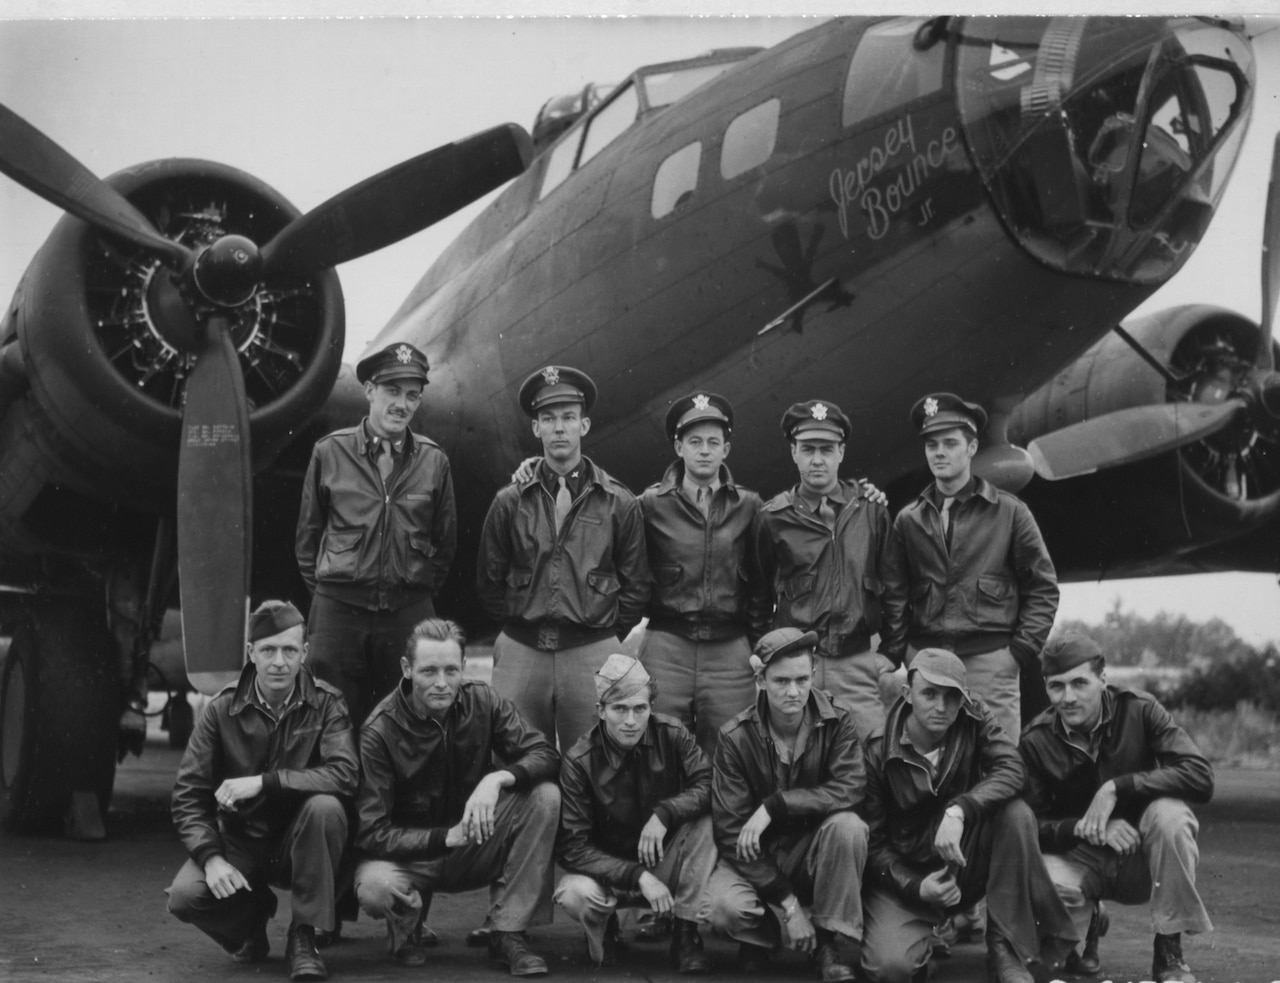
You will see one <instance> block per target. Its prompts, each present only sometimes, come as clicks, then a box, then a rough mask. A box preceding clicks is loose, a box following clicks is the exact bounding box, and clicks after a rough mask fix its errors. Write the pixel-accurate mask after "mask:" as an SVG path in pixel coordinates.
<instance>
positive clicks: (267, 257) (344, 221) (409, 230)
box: [262, 123, 533, 273]
mask: <svg viewBox="0 0 1280 983" xmlns="http://www.w3.org/2000/svg"><path fill="white" fill-rule="evenodd" d="M532 156H533V145H532V142H531V141H530V140H529V135H528V134H527V133H525V131H524V130H522V129H521V128H520V127H518V126H516V125H514V124H512V123H507V124H504V125H502V126H495V127H494V128H493V129H490V130H485V131H484V132H483V133H477V134H475V135H474V136H470V137H467V138H466V139H465V140H459V141H457V142H455V143H450V144H446V145H445V146H443V147H437V148H436V149H435V150H431V151H428V152H427V153H425V154H421V155H420V156H418V157H414V158H413V159H412V160H406V161H404V162H403V163H401V164H397V165H396V166H395V167H392V168H389V169H387V170H385V171H383V172H382V173H381V174H375V175H374V176H373V177H371V178H368V179H367V180H364V181H361V182H360V183H359V184H357V185H354V186H352V187H350V188H348V189H347V190H346V191H342V192H340V193H338V194H336V195H334V196H333V197H332V198H330V199H329V200H328V201H326V202H324V203H323V204H321V205H317V206H316V207H315V208H313V209H312V210H311V211H309V212H307V213H306V214H305V215H302V216H299V217H298V218H296V219H294V220H293V221H292V222H290V223H289V224H288V225H287V226H285V227H284V228H283V229H281V230H280V232H279V233H278V234H277V235H276V237H275V238H274V239H272V240H271V241H270V242H269V243H267V245H266V246H265V247H264V248H263V250H262V260H263V266H264V268H265V269H266V270H268V271H276V270H281V269H285V270H289V271H292V272H298V273H308V272H310V271H312V270H318V269H325V268H327V267H330V266H337V265H338V264H339V263H345V262H346V261H347V260H351V259H356V258H357V257H360V256H364V255H365V254H367V253H371V252H374V251H375V250H378V249H381V248H382V247H383V246H389V245H391V243H393V242H399V241H400V240H401V239H404V238H406V237H408V236H411V235H413V234H414V233H415V232H419V231H421V230H422V229H425V228H426V227H427V226H429V225H431V224H432V223H434V222H438V221H439V220H440V219H442V218H444V217H445V216H447V215H451V214H453V213H454V212H456V211H457V210H458V209H459V208H462V207H463V206H464V205H468V204H470V203H471V202H473V201H475V200H476V199H477V198H480V197H481V196H483V195H485V194H488V193H489V192H490V191H492V190H493V189H494V188H496V187H498V186H499V185H502V184H504V183H505V182H507V181H509V180H511V178H513V177H515V176H516V175H518V174H520V173H521V172H522V171H523V170H524V169H525V168H526V167H527V166H528V164H529V161H530V160H531V159H532Z"/></svg>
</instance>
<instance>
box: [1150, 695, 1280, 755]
mask: <svg viewBox="0 0 1280 983" xmlns="http://www.w3.org/2000/svg"><path fill="white" fill-rule="evenodd" d="M1172 712H1173V718H1174V720H1176V721H1177V722H1178V724H1179V726H1181V727H1182V728H1183V729H1184V730H1185V731H1186V732H1187V733H1188V734H1189V735H1191V739H1192V740H1193V741H1195V742H1196V745H1197V746H1198V747H1199V748H1200V750H1201V751H1202V752H1203V753H1204V756H1205V757H1206V758H1208V759H1209V760H1210V761H1212V762H1213V763H1214V764H1217V765H1229V766H1231V767H1234V768H1266V769H1273V770H1280V717H1277V715H1276V714H1274V713H1270V712H1268V711H1266V710H1260V709H1259V708H1258V707H1257V706H1255V705H1254V704H1252V703H1250V702H1248V701H1245V700H1242V701H1240V702H1239V703H1237V704H1236V706H1235V709H1233V710H1197V709H1195V708H1194V707H1187V706H1184V707H1179V708H1178V709H1176V710H1174V711H1172Z"/></svg>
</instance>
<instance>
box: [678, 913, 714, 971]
mask: <svg viewBox="0 0 1280 983" xmlns="http://www.w3.org/2000/svg"><path fill="white" fill-rule="evenodd" d="M671 966H672V968H674V969H675V971H676V972H677V973H681V974H683V975H685V976H701V975H702V974H704V973H709V972H711V959H710V958H709V957H708V956H707V954H706V953H705V952H704V951H703V950H702V936H701V935H699V934H698V926H697V925H695V924H694V923H693V922H691V921H686V920H685V919H683V918H676V919H673V920H672V923H671Z"/></svg>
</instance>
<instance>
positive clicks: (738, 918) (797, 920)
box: [708, 628, 867, 983]
mask: <svg viewBox="0 0 1280 983" xmlns="http://www.w3.org/2000/svg"><path fill="white" fill-rule="evenodd" d="M817 645H818V636H817V634H816V633H814V632H811V631H809V632H802V631H801V630H800V629H798V628H778V629H775V630H774V631H771V632H769V633H768V634H767V635H765V636H764V637H763V638H761V639H760V641H759V642H757V643H756V647H755V651H754V652H753V654H752V665H753V668H754V669H755V672H756V679H757V685H758V686H759V688H760V693H759V694H758V696H757V698H756V702H755V704H754V705H752V706H750V707H748V708H747V709H746V710H744V711H743V712H742V713H740V714H738V716H736V717H735V718H734V719H733V720H731V721H729V722H728V723H727V724H725V725H724V727H723V728H721V731H720V741H719V743H718V744H717V745H716V754H715V762H714V765H713V767H712V778H711V819H712V824H713V827H714V829H715V835H716V846H717V847H718V848H719V851H720V859H719V861H718V862H717V864H716V869H715V872H714V873H713V874H712V875H711V883H710V886H709V887H708V893H709V894H710V896H711V923H712V925H713V926H714V927H715V929H716V931H718V932H720V933H721V934H723V935H727V936H728V937H729V938H731V939H734V940H736V941H737V942H738V966H739V969H740V970H742V971H744V972H753V971H758V970H760V969H761V968H763V966H764V964H765V962H766V961H767V960H768V958H769V953H770V951H771V950H772V949H773V948H775V947H776V946H777V945H778V943H779V941H781V939H780V932H779V921H781V922H782V923H783V924H785V926H786V940H785V941H786V944H787V945H788V946H789V947H790V948H793V949H798V950H800V951H801V952H808V953H812V956H813V966H814V969H815V971H816V975H817V976H818V977H819V978H820V979H822V980H823V981H825V983H838V981H843V980H852V979H853V978H854V975H855V970H856V967H857V965H858V958H857V957H856V954H854V953H851V954H850V958H845V957H844V956H842V955H841V953H840V950H839V947H838V941H839V940H840V939H841V938H843V940H845V941H846V942H848V943H851V948H856V947H857V944H858V943H860V942H861V939H862V871H863V867H864V866H865V865H866V861H867V826H866V823H864V822H863V821H862V819H860V818H859V817H858V816H857V815H856V814H855V812H854V810H855V809H857V808H858V807H859V806H860V805H861V804H862V797H863V792H864V786H865V784H866V773H865V771H864V768H863V761H862V746H861V744H859V742H858V734H857V729H856V727H855V726H854V720H853V711H852V710H850V709H849V708H848V707H847V706H845V705H844V704H842V703H839V702H835V701H833V700H832V699H831V697H830V696H828V695H827V694H826V693H823V692H821V691H819V690H816V689H813V688H812V682H813V670H814V662H815V660H816V659H817ZM806 909H808V910H806Z"/></svg>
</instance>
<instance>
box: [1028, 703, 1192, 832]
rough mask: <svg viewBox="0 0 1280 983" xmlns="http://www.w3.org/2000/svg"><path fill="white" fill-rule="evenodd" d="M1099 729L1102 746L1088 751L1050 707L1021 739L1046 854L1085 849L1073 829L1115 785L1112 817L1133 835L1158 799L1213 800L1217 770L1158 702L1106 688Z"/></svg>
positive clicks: (1029, 791)
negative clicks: (1108, 785)
mask: <svg viewBox="0 0 1280 983" xmlns="http://www.w3.org/2000/svg"><path fill="white" fill-rule="evenodd" d="M1098 726H1099V732H1098V735H1097V736H1098V741H1097V745H1096V747H1090V746H1089V742H1087V741H1086V739H1085V738H1083V737H1081V736H1080V735H1077V734H1075V733H1073V732H1070V731H1068V730H1067V728H1066V726H1065V725H1064V724H1063V723H1062V719H1061V718H1060V717H1059V716H1058V712H1057V710H1055V709H1054V708H1053V707H1050V708H1049V709H1048V710H1045V711H1044V712H1043V713H1041V714H1040V715H1039V716H1037V717H1036V718H1035V719H1034V720H1033V721H1031V723H1029V724H1027V726H1026V729H1025V730H1023V732H1022V740H1021V741H1020V742H1019V743H1018V753H1019V754H1021V755H1022V760H1023V763H1024V764H1025V765H1026V768H1027V792H1026V799H1027V804H1028V805H1030V806H1031V808H1032V810H1033V811H1034V812H1035V814H1036V820H1037V823H1038V825H1039V830H1040V848H1041V849H1042V850H1043V851H1044V852H1045V853H1065V852H1067V851H1068V850H1070V849H1071V848H1072V847H1074V846H1076V845H1078V844H1079V843H1082V842H1083V840H1081V839H1080V838H1079V837H1078V836H1076V834H1075V825H1076V822H1077V821H1079V820H1080V819H1081V818H1083V817H1084V814H1085V813H1086V812H1087V811H1088V810H1089V803H1090V802H1092V801H1093V796H1094V793H1095V792H1097V791H1098V788H1099V787H1100V786H1101V785H1102V784H1103V783H1105V782H1108V781H1113V780H1114V782H1115V785H1116V806H1115V809H1114V810H1113V811H1112V813H1111V815H1112V817H1113V818H1115V819H1124V820H1126V821H1127V822H1129V823H1130V824H1131V825H1132V826H1133V827H1134V828H1135V829H1136V828H1137V827H1138V821H1139V820H1140V819H1141V818H1142V813H1143V810H1145V809H1146V808H1147V806H1148V805H1150V804H1151V802H1152V801H1154V800H1155V799H1158V798H1162V797H1169V798H1174V799H1182V800H1183V801H1185V802H1194V803H1200V802H1208V801H1209V800H1210V799H1211V798H1212V797H1213V766H1212V765H1211V764H1209V760H1208V759H1207V758H1206V757H1205V756H1204V755H1203V754H1201V753H1200V749H1199V748H1198V747H1196V744H1195V742H1194V741H1193V740H1191V738H1190V737H1189V736H1188V735H1187V732H1186V731H1185V730H1183V729H1182V728H1181V727H1179V726H1178V725H1177V724H1176V723H1175V722H1174V720H1173V717H1172V716H1171V715H1170V714H1169V711H1168V710H1166V709H1165V708H1164V707H1162V706H1161V705H1160V703H1159V702H1158V701H1157V700H1156V698H1155V697H1154V696H1151V695H1150V694H1148V693H1139V692H1135V691H1134V690H1128V689H1120V688H1119V687H1116V686H1108V687H1107V688H1106V690H1105V691H1104V692H1103V694H1102V716H1101V718H1100V719H1099V723H1098Z"/></svg>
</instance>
